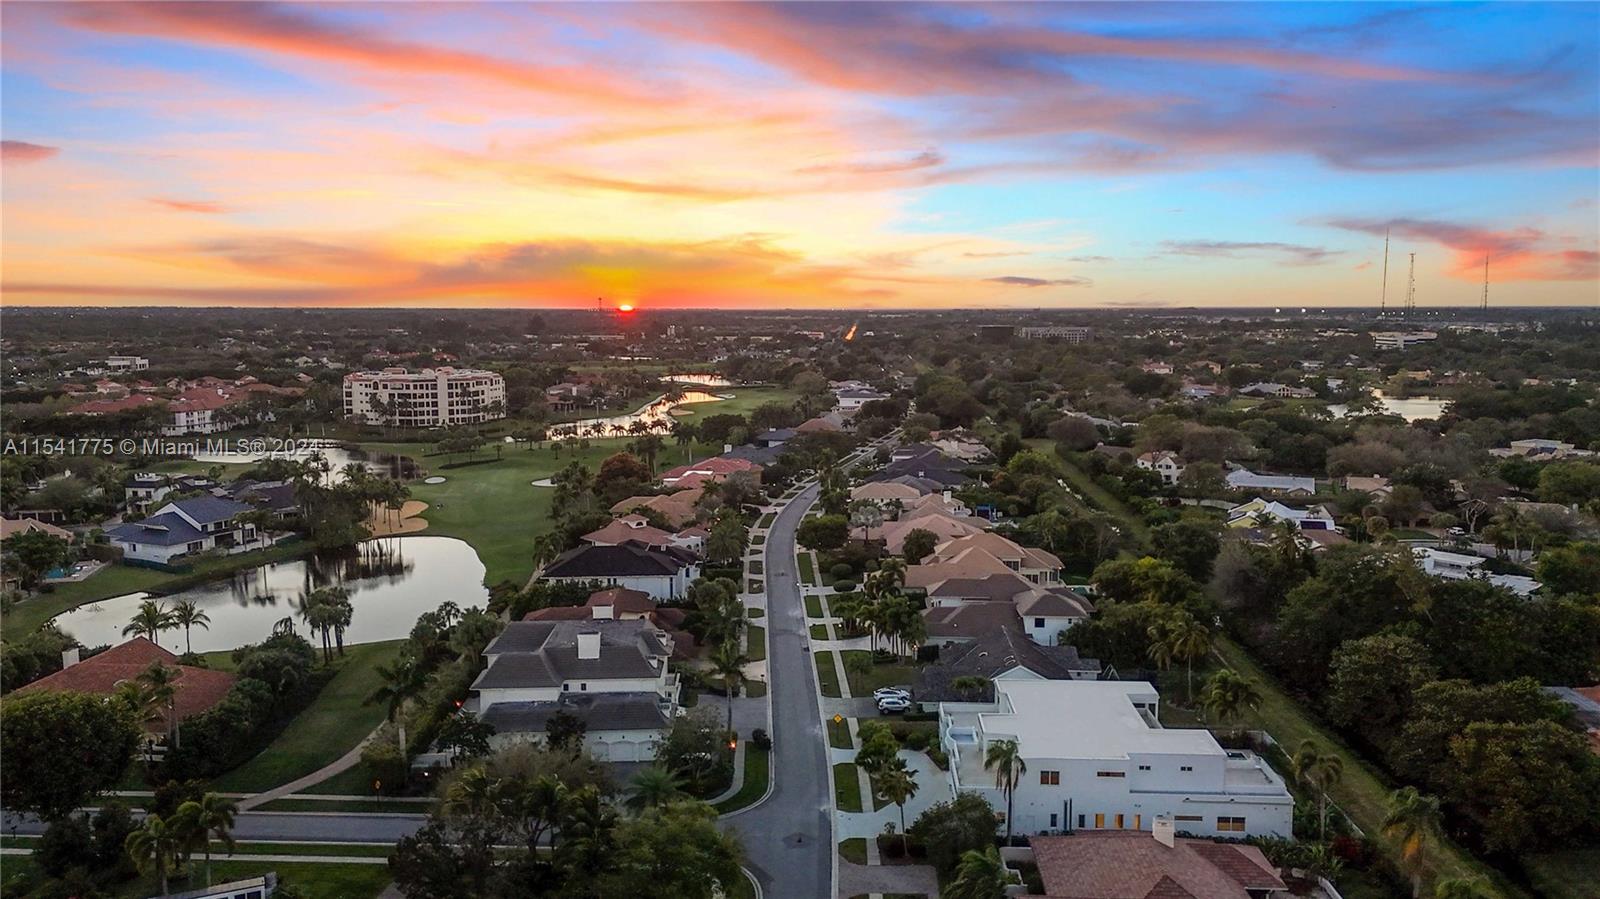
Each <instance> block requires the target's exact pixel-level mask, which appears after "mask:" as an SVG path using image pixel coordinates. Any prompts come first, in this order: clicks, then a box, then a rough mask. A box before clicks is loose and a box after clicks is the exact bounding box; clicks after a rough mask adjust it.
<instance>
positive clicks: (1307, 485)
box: [1224, 468, 1317, 496]
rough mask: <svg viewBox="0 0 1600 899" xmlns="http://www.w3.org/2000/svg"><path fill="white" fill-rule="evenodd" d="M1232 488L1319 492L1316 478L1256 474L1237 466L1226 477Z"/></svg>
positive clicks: (1301, 492)
mask: <svg viewBox="0 0 1600 899" xmlns="http://www.w3.org/2000/svg"><path fill="white" fill-rule="evenodd" d="M1224 480H1225V481H1227V482H1228V489H1230V490H1259V491H1263V492H1266V493H1287V494H1291V495H1293V494H1303V495H1306V496H1310V495H1311V494H1313V493H1316V492H1317V479H1316V478H1299V477H1294V476H1292V475H1282V474H1256V473H1255V472H1253V471H1251V470H1250V469H1248V468H1235V469H1234V470H1232V471H1230V472H1228V474H1227V477H1225V478H1224Z"/></svg>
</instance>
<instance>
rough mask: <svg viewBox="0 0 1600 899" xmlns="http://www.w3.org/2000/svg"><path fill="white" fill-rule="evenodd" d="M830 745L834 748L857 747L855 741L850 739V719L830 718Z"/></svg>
mask: <svg viewBox="0 0 1600 899" xmlns="http://www.w3.org/2000/svg"><path fill="white" fill-rule="evenodd" d="M828 746H829V747H831V748H833V749H854V748H855V743H854V742H852V741H851V739H850V719H848V718H840V719H839V720H837V721H835V720H834V719H832V718H829V719H828Z"/></svg>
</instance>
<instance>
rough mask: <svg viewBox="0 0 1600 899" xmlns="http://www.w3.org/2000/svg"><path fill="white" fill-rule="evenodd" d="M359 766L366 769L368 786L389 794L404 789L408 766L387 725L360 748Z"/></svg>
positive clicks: (408, 772) (408, 770)
mask: <svg viewBox="0 0 1600 899" xmlns="http://www.w3.org/2000/svg"><path fill="white" fill-rule="evenodd" d="M361 766H362V767H363V768H364V769H366V772H367V781H368V787H369V788H375V789H376V790H377V792H379V793H385V794H389V795H393V794H396V793H399V792H402V791H403V790H404V789H405V786H406V777H407V775H408V774H410V768H409V766H408V765H407V764H406V758H405V756H403V755H401V754H400V747H399V746H396V745H395V739H394V732H393V731H392V730H391V729H390V728H389V726H388V725H384V728H383V730H382V731H381V732H380V733H379V734H378V735H377V736H376V737H374V738H373V739H372V741H371V742H369V743H367V745H366V748H364V749H362V750H361ZM374 785H375V787H374Z"/></svg>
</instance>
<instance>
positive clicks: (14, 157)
mask: <svg viewBox="0 0 1600 899" xmlns="http://www.w3.org/2000/svg"><path fill="white" fill-rule="evenodd" d="M60 152H61V148H60V147H47V146H45V145H44V144H30V143H28V142H27V141H25V140H6V141H0V162H5V163H7V164H8V165H26V164H27V163H30V162H41V161H43V160H46V159H49V158H50V157H52V156H55V155H56V154H58V153H60Z"/></svg>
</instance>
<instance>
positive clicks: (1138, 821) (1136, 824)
mask: <svg viewBox="0 0 1600 899" xmlns="http://www.w3.org/2000/svg"><path fill="white" fill-rule="evenodd" d="M1133 829H1134V830H1144V815H1134V816H1133Z"/></svg>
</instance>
